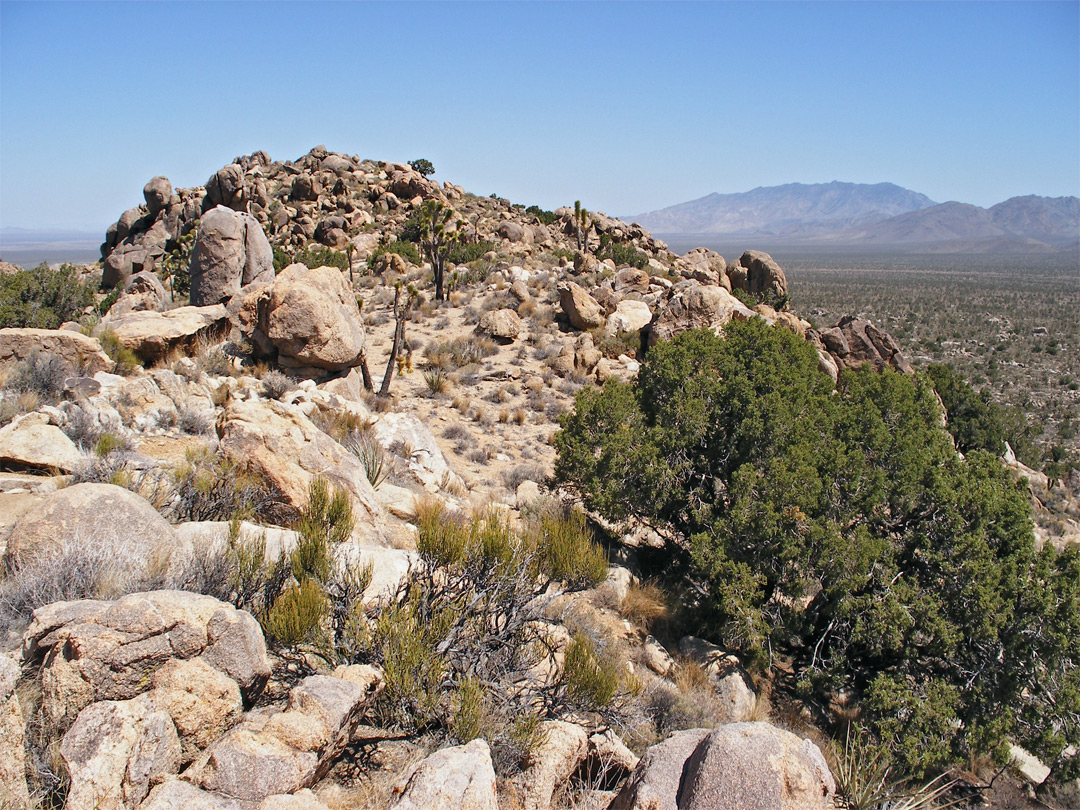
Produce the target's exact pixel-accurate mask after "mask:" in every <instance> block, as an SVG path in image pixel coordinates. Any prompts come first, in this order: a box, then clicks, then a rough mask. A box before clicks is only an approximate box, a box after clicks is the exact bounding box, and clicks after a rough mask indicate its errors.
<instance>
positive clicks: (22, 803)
mask: <svg viewBox="0 0 1080 810" xmlns="http://www.w3.org/2000/svg"><path fill="white" fill-rule="evenodd" d="M18 680H19V667H18V666H17V665H16V664H15V662H14V661H12V660H11V658H10V657H8V656H7V655H2V654H0V807H5V808H6V807H9V806H10V808H11V810H28V808H29V807H30V794H29V792H28V791H27V789H26V747H25V740H26V723H25V719H24V718H23V713H22V707H21V706H20V704H19V698H18V696H17V695H16V694H15V684H16V683H18Z"/></svg>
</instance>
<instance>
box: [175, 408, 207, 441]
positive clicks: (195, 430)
mask: <svg viewBox="0 0 1080 810" xmlns="http://www.w3.org/2000/svg"><path fill="white" fill-rule="evenodd" d="M176 424H177V426H178V427H179V428H180V430H182V431H183V432H184V433H187V434H189V435H191V436H205V435H206V434H208V433H210V432H212V430H213V427H214V423H213V421H212V420H211V416H210V413H209V412H207V411H204V410H203V409H201V408H197V407H195V406H194V405H184V406H183V407H182V408H180V411H179V413H178V414H177V417H176Z"/></svg>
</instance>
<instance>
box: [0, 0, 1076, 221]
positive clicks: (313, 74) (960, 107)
mask: <svg viewBox="0 0 1080 810" xmlns="http://www.w3.org/2000/svg"><path fill="white" fill-rule="evenodd" d="M320 143H321V144H325V145H326V146H327V147H328V148H329V149H331V150H335V151H341V152H346V153H349V154H358V155H360V156H361V157H368V158H375V159H387V160H398V161H405V160H410V159H413V158H419V157H425V158H428V159H429V160H431V161H432V162H433V163H434V164H435V168H436V174H435V177H436V179H439V180H451V181H453V182H455V183H459V184H461V185H463V186H465V188H466V189H467V190H468V191H472V192H474V193H477V194H490V193H492V192H495V193H498V194H499V195H501V196H504V197H508V198H510V199H511V200H513V201H514V202H521V203H525V204H532V203H537V204H539V205H542V206H544V207H547V208H555V207H557V206H559V205H565V204H568V203H572V201H573V200H575V199H580V200H581V201H582V203H583V204H584V205H585V206H586V207H588V208H590V209H593V210H601V211H607V212H608V213H613V214H633V213H640V212H643V211H646V210H651V209H655V208H661V207H664V206H667V205H672V204H674V203H678V202H683V201H686V200H690V199H694V198H696V197H700V196H703V195H705V194H708V193H710V192H713V191H719V192H735V191H745V190H748V189H751V188H754V187H756V186H768V185H777V184H780V183H788V182H805V183H814V182H825V181H829V180H846V181H852V182H881V181H889V182H894V183H897V184H899V185H902V186H905V187H907V188H911V189H914V190H916V191H920V192H922V193H924V194H927V195H928V196H930V197H931V198H932V199H934V200H937V201H946V200H953V199H955V200H960V201H963V202H972V203H976V204H978V205H984V206H987V205H992V204H993V203H996V202H1000V201H1001V200H1004V199H1006V198H1008V197H1011V196H1014V195H1019V194H1041V195H1047V196H1061V195H1075V194H1078V193H1080V3H1078V2H1076V1H1075V0H1073V1H1072V2H1019V3H1008V2H961V3H951V2H929V3H917V2H863V3H830V2H806V3H767V2H752V3H735V2H731V3H707V2H693V3H648V2H635V3H577V2H575V3H571V2H562V3H556V2H547V3H497V2H486V3H481V2H472V3H460V4H459V3H452V2H440V3H412V2H398V3H385V4H382V3H347V2H333V3H315V2H295V3H290V2H276V3H256V2H241V3H216V2H180V3H169V2H146V3H92V2H77V3H50V2H9V1H8V0H3V2H0V226H6V227H27V228H56V229H62V228H77V229H91V230H101V231H103V230H104V228H105V227H106V225H107V224H108V223H109V222H112V221H114V220H115V219H116V218H117V216H119V214H120V213H121V212H122V211H123V210H124V209H125V208H128V207H130V206H132V205H136V204H138V203H140V202H141V201H142V186H143V184H144V183H145V182H146V181H147V180H148V179H149V178H150V177H152V176H153V175H155V174H165V175H167V176H168V177H169V178H170V179H171V180H172V182H173V184H174V186H191V185H198V184H201V183H204V182H205V181H206V179H207V178H208V177H209V176H210V174H211V173H213V172H214V171H215V170H217V169H218V168H220V167H221V166H223V165H225V164H226V163H228V162H230V161H231V160H232V159H233V158H234V157H236V156H238V155H241V154H245V153H248V152H252V151H255V150H257V149H265V150H267V151H268V152H269V153H270V155H271V157H273V158H275V159H295V158H297V157H299V156H300V155H302V154H304V153H305V152H306V151H307V150H308V149H310V148H311V147H312V146H314V145H316V144H320Z"/></svg>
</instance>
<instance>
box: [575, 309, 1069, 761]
mask: <svg viewBox="0 0 1080 810" xmlns="http://www.w3.org/2000/svg"><path fill="white" fill-rule="evenodd" d="M939 413H940V411H939V407H938V404H937V401H936V398H935V397H934V393H933V390H932V388H931V387H930V385H929V384H928V383H927V382H926V381H924V380H921V379H919V378H914V379H913V378H910V377H906V376H903V375H901V374H898V373H895V372H893V371H891V370H888V369H887V370H885V371H884V372H882V373H875V372H873V371H870V370H863V371H859V372H845V373H843V374H842V375H841V377H840V380H839V384H838V385H837V387H836V392H835V393H833V385H832V382H831V380H829V379H828V377H826V376H825V375H824V374H822V373H821V372H819V371H818V369H817V358H816V354H815V352H814V350H813V349H812V348H811V347H810V346H809V345H808V344H807V343H806V342H805V341H803V340H801V339H799V338H798V337H796V336H795V335H793V334H792V333H790V332H787V331H786V330H784V329H780V328H772V327H769V326H768V325H766V324H765V323H764V322H763V321H761V320H759V319H754V320H751V321H747V322H743V323H737V322H735V323H731V324H729V325H728V326H727V327H726V329H725V332H724V336H723V337H717V336H715V335H713V334H712V333H710V332H705V331H700V332H686V333H683V334H681V335H679V336H678V337H676V338H675V339H674V340H673V341H670V342H666V343H663V342H662V343H659V344H657V345H656V346H654V347H652V348H651V349H650V351H649V354H648V355H647V357H646V359H645V362H644V364H643V366H642V369H641V372H640V373H639V375H638V377H637V379H636V380H635V381H634V383H633V384H629V385H628V384H621V383H618V382H610V381H609V382H608V383H607V384H606V385H605V387H604V389H603V390H602V391H597V390H595V389H583V390H582V391H581V392H579V394H578V397H577V403H576V410H575V412H574V413H573V414H569V415H567V416H566V417H564V419H563V422H562V428H563V429H562V431H560V433H559V434H558V435H557V436H556V438H555V446H556V450H557V452H558V459H557V462H556V478H557V479H558V480H559V481H560V482H562V483H563V484H566V485H569V486H571V487H573V488H574V489H576V490H577V491H578V492H579V493H580V494H581V495H582V497H583V499H584V501H585V504H586V506H587V507H588V508H590V509H595V510H596V511H598V512H599V513H600V514H602V515H603V516H605V517H606V518H608V519H609V520H618V519H622V518H626V517H630V516H636V517H640V518H642V519H644V520H645V521H646V522H647V523H648V524H650V525H655V526H662V527H665V528H667V529H668V530H669V531H671V532H673V533H674V534H675V535H676V536H677V537H679V538H681V539H682V542H683V543H685V544H686V546H688V547H689V549H690V551H691V562H692V565H691V566H690V567H689V568H688V570H687V574H688V575H689V576H690V577H691V579H692V584H693V586H694V588H695V589H696V590H698V591H699V592H700V593H701V594H703V600H702V603H701V605H700V606H699V608H698V610H697V615H698V619H699V621H700V622H701V628H702V629H701V630H700V632H702V633H705V634H707V635H708V636H710V637H712V638H714V639H717V640H719V641H720V642H721V643H723V644H724V645H726V646H728V647H730V648H735V649H739V650H742V651H743V652H744V653H746V654H747V655H748V656H751V657H755V656H756V657H757V660H759V661H761V662H765V661H766V660H767V658H766V655H765V651H766V650H768V649H771V650H773V651H774V653H775V651H777V650H783V651H785V652H786V653H787V654H789V655H791V656H792V660H793V663H794V667H795V674H796V679H797V681H798V683H799V684H800V687H801V688H802V690H803V694H804V695H806V696H807V697H808V698H811V699H813V698H818V699H824V698H825V697H826V696H827V695H829V694H835V692H837V691H839V690H845V691H848V692H850V693H851V694H853V695H857V696H861V697H862V702H861V709H862V711H863V712H864V716H865V717H866V719H867V721H868V722H869V723H870V724H871V727H872V729H873V730H874V731H875V733H877V734H878V735H879V736H881V738H882V739H883V740H885V741H886V742H887V743H888V744H889V746H890V749H891V750H892V751H893V753H894V754H895V756H896V757H897V758H898V760H899V761H900V763H901V764H902V766H903V767H904V768H905V769H907V771H908V772H909V773H911V774H913V775H915V776H918V777H921V776H922V775H923V774H925V773H927V772H932V771H933V770H934V769H936V768H939V767H942V766H944V765H945V764H951V763H955V762H963V761H967V760H968V758H969V757H971V756H975V755H978V754H987V755H990V756H993V757H997V758H999V761H1000V757H1001V756H1002V752H1003V750H1004V748H1003V747H1002V746H1003V744H1004V742H1005V740H1006V739H1013V740H1016V741H1018V742H1019V743H1020V744H1022V745H1024V746H1025V747H1027V748H1028V749H1029V750H1032V751H1039V752H1040V755H1041V756H1045V757H1046V758H1047V761H1050V762H1054V763H1055V768H1056V769H1057V770H1056V771H1055V774H1058V773H1060V774H1061V775H1062V776H1065V775H1067V774H1068V773H1069V772H1070V768H1073V767H1077V768H1080V763H1076V764H1075V766H1074V765H1072V764H1070V763H1069V762H1068V761H1067V758H1066V757H1065V756H1064V754H1063V752H1064V750H1065V748H1066V746H1067V745H1070V744H1076V743H1077V742H1080V723H1077V722H1076V721H1075V717H1077V716H1080V715H1076V714H1074V712H1076V710H1077V708H1080V688H1078V687H1080V671H1078V669H1077V667H1076V663H1075V662H1076V661H1078V660H1080V598H1078V597H1077V596H1074V595H1080V562H1078V560H1080V557H1078V555H1077V554H1076V553H1075V552H1067V553H1064V554H1060V555H1058V554H1056V553H1055V552H1054V551H1053V549H1051V548H1049V547H1047V548H1046V549H1044V550H1043V551H1041V552H1037V551H1036V548H1035V542H1034V537H1033V534H1032V525H1031V507H1030V501H1029V497H1028V495H1027V493H1026V492H1025V491H1024V490H1023V489H1022V488H1021V487H1019V486H1017V485H1016V484H1015V483H1014V482H1013V481H1012V479H1011V477H1010V476H1009V474H1008V473H1007V471H1006V470H1005V469H1004V468H1003V467H1002V465H1001V464H1000V463H999V462H998V460H997V459H995V458H994V457H992V456H991V455H989V454H987V453H985V452H982V451H979V450H974V451H972V452H971V453H969V454H968V455H967V456H966V458H961V457H960V456H959V455H958V454H957V453H956V452H955V450H954V449H953V447H952V443H951V441H950V440H949V437H948V435H947V433H946V432H945V431H944V429H942V428H941V426H940V424H939V421H938V418H939ZM1049 627H1054V628H1056V630H1055V631H1054V632H1048V628H1049ZM976 672H977V673H979V675H978V677H977V678H973V677H972V673H976ZM1052 672H1057V673H1059V675H1060V677H1056V678H1055V677H1051V676H1050V673H1052ZM1051 728H1052V729H1054V732H1053V733H1052V734H1048V733H1046V731H1045V730H1046V729H1051Z"/></svg>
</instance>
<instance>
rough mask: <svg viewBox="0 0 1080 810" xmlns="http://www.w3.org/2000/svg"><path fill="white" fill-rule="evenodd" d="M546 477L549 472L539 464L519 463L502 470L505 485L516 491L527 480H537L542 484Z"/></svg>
mask: <svg viewBox="0 0 1080 810" xmlns="http://www.w3.org/2000/svg"><path fill="white" fill-rule="evenodd" d="M546 479H547V474H546V473H545V472H544V468H543V467H542V466H540V465H539V464H518V465H517V466H516V467H512V468H511V469H509V470H503V471H502V480H503V486H505V487H506V488H507V489H508V490H510V491H511V492H516V491H517V488H518V487H519V486H521V484H522V483H523V482H525V481H536V482H537V483H538V484H540V483H543V482H544V481H545V480H546Z"/></svg>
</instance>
